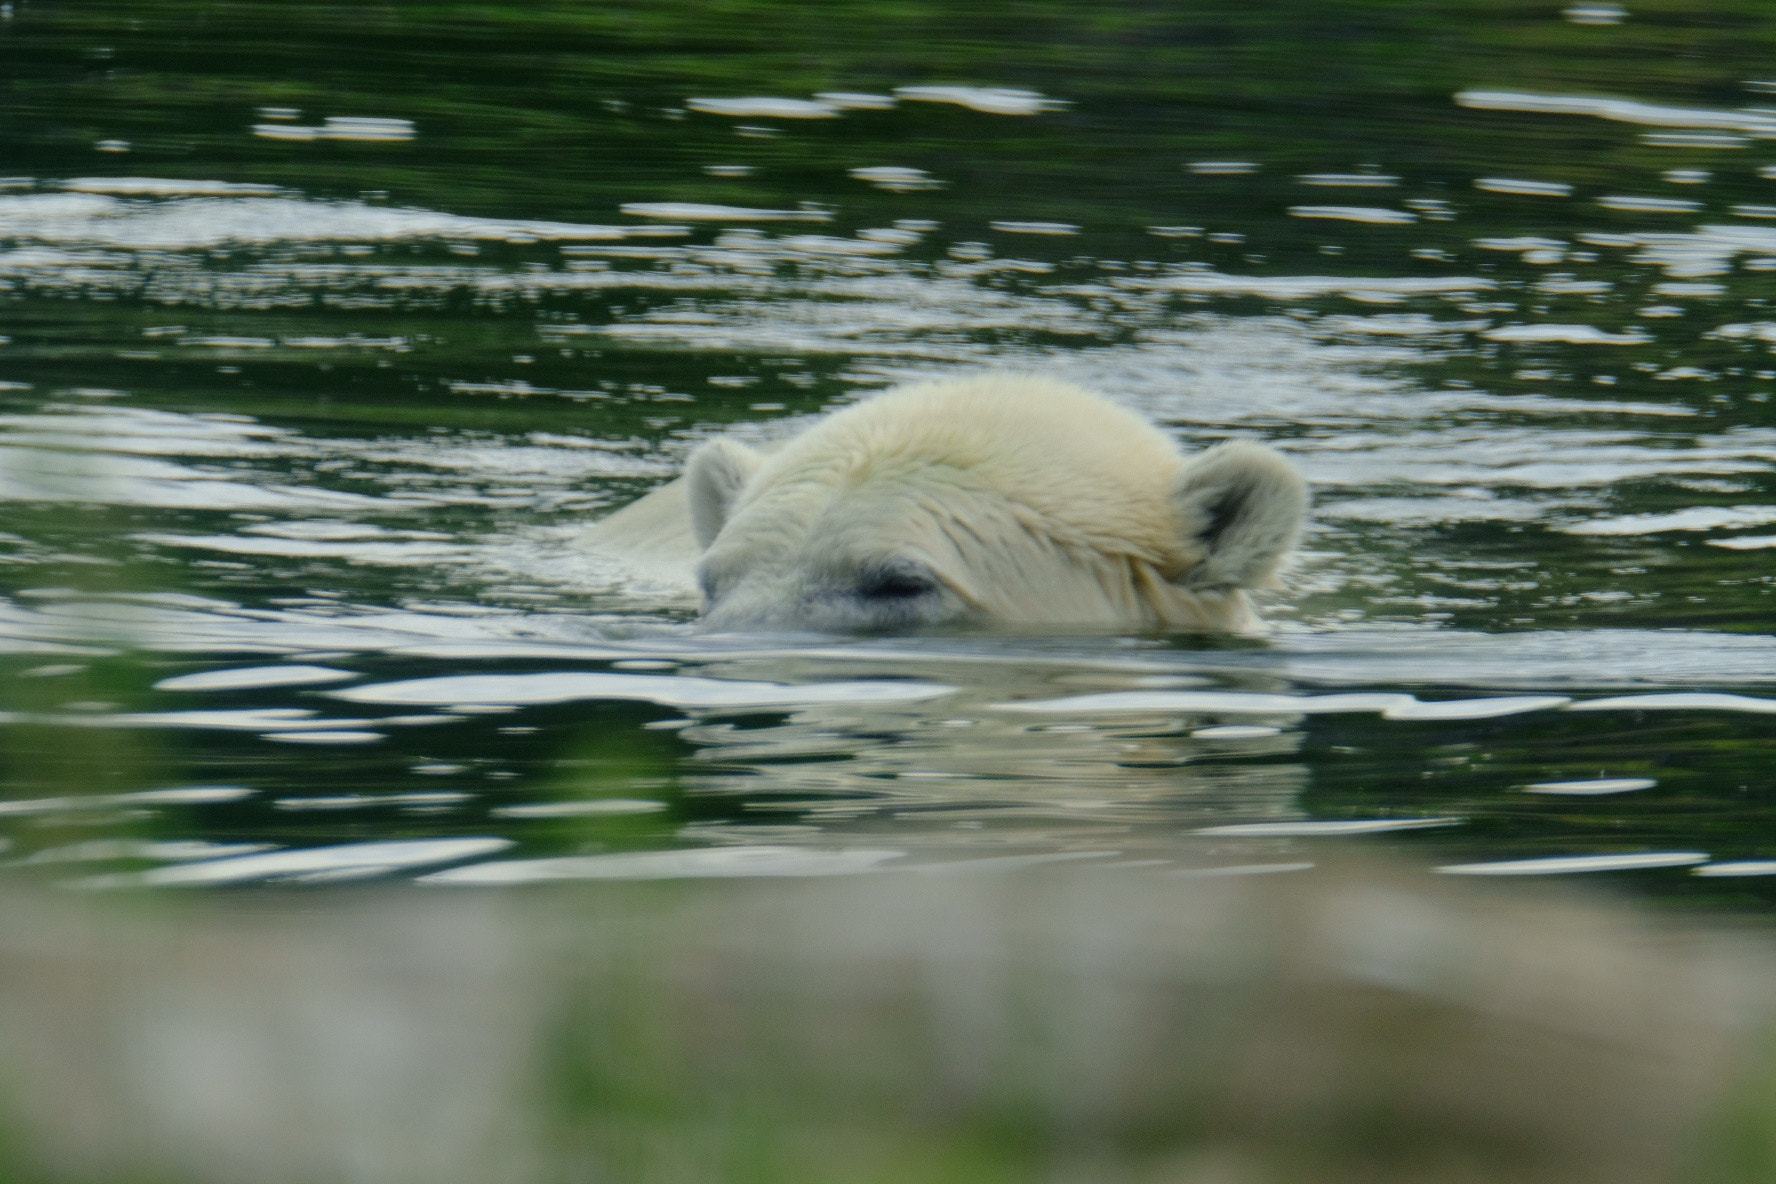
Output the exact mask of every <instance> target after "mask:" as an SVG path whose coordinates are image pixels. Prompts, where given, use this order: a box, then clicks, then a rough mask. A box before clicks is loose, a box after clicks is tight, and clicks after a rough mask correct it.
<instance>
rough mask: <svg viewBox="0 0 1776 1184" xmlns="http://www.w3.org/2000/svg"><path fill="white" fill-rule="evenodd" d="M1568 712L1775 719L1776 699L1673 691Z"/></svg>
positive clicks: (1581, 705)
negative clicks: (1746, 714) (1710, 714)
mask: <svg viewBox="0 0 1776 1184" xmlns="http://www.w3.org/2000/svg"><path fill="white" fill-rule="evenodd" d="M1567 710H1568V711H1743V712H1749V713H1751V714H1754V715H1776V699H1757V698H1753V697H1752V696H1750V695H1726V694H1711V693H1708V692H1702V691H1673V692H1665V693H1660V694H1652V695H1617V696H1614V697H1612V698H1608V699H1582V700H1580V701H1579V702H1577V703H1572V704H1569V705H1568V706H1567Z"/></svg>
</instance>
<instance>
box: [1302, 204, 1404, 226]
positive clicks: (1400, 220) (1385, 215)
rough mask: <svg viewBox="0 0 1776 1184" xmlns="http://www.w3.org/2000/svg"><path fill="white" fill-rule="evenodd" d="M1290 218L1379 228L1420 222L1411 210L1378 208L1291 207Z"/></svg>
mask: <svg viewBox="0 0 1776 1184" xmlns="http://www.w3.org/2000/svg"><path fill="white" fill-rule="evenodd" d="M1289 216H1290V217H1292V218H1329V219H1333V220H1335V221H1340V222H1367V223H1370V224H1372V225H1377V226H1404V225H1408V224H1410V223H1413V222H1416V221H1418V215H1417V214H1414V213H1413V212H1412V211H1410V210H1389V209H1383V208H1381V207H1378V206H1290V207H1289Z"/></svg>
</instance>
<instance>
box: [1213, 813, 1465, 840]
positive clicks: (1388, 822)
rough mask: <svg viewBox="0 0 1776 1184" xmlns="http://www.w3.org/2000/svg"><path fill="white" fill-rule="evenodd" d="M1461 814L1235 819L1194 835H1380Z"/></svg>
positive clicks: (1450, 821) (1454, 821) (1446, 822)
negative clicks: (1306, 819) (1302, 819)
mask: <svg viewBox="0 0 1776 1184" xmlns="http://www.w3.org/2000/svg"><path fill="white" fill-rule="evenodd" d="M1466 821H1467V820H1466V819H1465V818H1358V819H1343V820H1336V821H1317V820H1315V821H1300V822H1236V823H1232V824H1229V825H1226V826H1202V827H1198V828H1196V829H1195V830H1193V831H1191V832H1190V833H1192V834H1198V835H1239V836H1244V837H1246V838H1311V837H1314V836H1316V835H1334V836H1336V835H1381V834H1390V833H1392V832H1394V831H1401V830H1428V829H1431V828H1433V827H1443V826H1460V825H1461V824H1462V823H1464V822H1466Z"/></svg>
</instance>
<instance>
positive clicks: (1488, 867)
mask: <svg viewBox="0 0 1776 1184" xmlns="http://www.w3.org/2000/svg"><path fill="white" fill-rule="evenodd" d="M1707 862H1708V855H1707V854H1706V853H1705V852H1701V851H1650V852H1645V853H1642V854H1637V855H1555V856H1549V857H1547V858H1541V859H1502V860H1496V861H1491V862H1487V863H1452V864H1446V865H1445V866H1443V867H1440V868H1437V869H1436V870H1437V871H1439V872H1441V873H1442V874H1444V875H1448V876H1566V875H1575V874H1581V873H1585V872H1629V871H1644V870H1648V869H1653V868H1666V867H1690V866H1692V865H1694V864H1698V863H1707Z"/></svg>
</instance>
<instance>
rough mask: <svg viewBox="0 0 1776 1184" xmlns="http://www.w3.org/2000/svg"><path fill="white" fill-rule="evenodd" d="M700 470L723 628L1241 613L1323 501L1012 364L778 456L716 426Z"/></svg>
mask: <svg viewBox="0 0 1776 1184" xmlns="http://www.w3.org/2000/svg"><path fill="white" fill-rule="evenodd" d="M685 484H686V486H687V493H688V501H689V506H690V515H691V524H692V529H693V532H694V534H695V536H696V540H697V543H698V545H699V546H700V547H701V548H702V549H703V554H702V559H701V562H700V563H699V565H698V572H697V574H698V581H699V584H700V585H701V588H702V594H703V616H704V624H705V626H706V627H708V628H714V629H781V628H789V629H796V630H811V631H817V632H858V631H891V632H898V631H904V630H908V629H914V628H920V627H925V626H931V625H941V624H946V623H952V622H954V623H968V622H978V623H993V624H1002V625H1003V624H1012V625H1029V626H1062V627H1086V628H1155V627H1158V628H1175V629H1207V630H1238V629H1246V628H1250V627H1252V626H1253V625H1255V624H1256V618H1255V617H1254V616H1253V614H1252V610H1251V606H1250V603H1249V601H1248V600H1247V597H1246V590H1247V589H1250V588H1257V587H1262V586H1265V585H1266V584H1269V583H1270V582H1271V581H1272V580H1273V578H1274V576H1275V574H1276V572H1277V569H1278V567H1279V565H1280V564H1281V563H1282V562H1283V560H1284V559H1285V557H1286V556H1287V555H1288V553H1289V551H1290V550H1291V549H1292V548H1293V547H1294V545H1295V543H1296V540H1297V539H1298V538H1299V536H1300V533H1301V528H1302V522H1303V519H1304V517H1305V514H1306V508H1307V491H1306V486H1305V485H1304V484H1303V482H1302V480H1301V478H1300V476H1299V475H1297V473H1296V472H1295V470H1294V468H1293V467H1292V466H1291V465H1290V464H1289V462H1287V461H1286V460H1284V459H1283V458H1282V457H1281V456H1280V455H1279V454H1277V453H1276V452H1274V451H1272V450H1271V449H1269V448H1266V447H1263V446H1261V445H1257V444H1250V443H1231V444H1222V445H1220V446H1218V447H1215V448H1211V449H1209V450H1207V451H1205V452H1203V453H1200V454H1198V455H1196V456H1193V457H1186V456H1184V455H1183V454H1182V453H1180V452H1179V450H1178V448H1177V447H1176V445H1174V444H1173V443H1172V441H1171V439H1170V438H1169V437H1167V436H1166V435H1165V434H1163V433H1162V432H1160V431H1159V430H1158V429H1156V428H1155V427H1153V426H1152V425H1150V424H1148V423H1147V422H1146V421H1144V420H1142V419H1141V418H1140V417H1138V416H1136V415H1134V414H1132V413H1130V412H1128V411H1126V410H1123V409H1122V408H1120V407H1118V406H1116V405H1115V404H1113V403H1111V402H1110V401H1109V400H1107V399H1105V398H1103V397H1101V396H1099V395H1095V394H1092V393H1090V392H1088V391H1084V390H1081V389H1079V388H1077V387H1074V386H1071V385H1068V384H1066V383H1061V382H1056V381H1054V380H1051V379H1044V378H1039V377H1030V376H1018V375H994V376H989V377H984V378H975V379H968V380H963V381H948V382H933V383H925V384H920V385H916V386H908V387H902V388H900V389H898V390H894V391H890V392H888V393H886V394H883V395H878V396H876V397H875V398H872V399H869V400H867V401H865V402H863V403H859V404H857V405H855V406H852V407H849V408H846V409H845V410H842V411H839V412H837V413H836V414H834V415H831V416H829V417H828V418H826V419H824V420H821V421H819V422H818V423H816V424H815V425H814V426H813V427H811V428H809V429H808V430H807V431H805V432H803V433H802V434H801V435H799V436H797V437H795V438H794V439H792V440H790V441H788V442H787V443H785V444H784V445H782V446H781V447H779V448H777V449H775V450H772V451H769V452H760V451H756V450H753V449H751V448H748V447H746V446H744V445H741V444H738V443H735V442H733V441H731V440H725V439H716V440H712V441H710V442H708V443H706V444H704V445H702V446H701V447H700V448H698V449H697V451H696V452H694V453H693V454H692V455H691V457H690V460H689V462H688V465H687V468H686V471H685Z"/></svg>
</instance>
